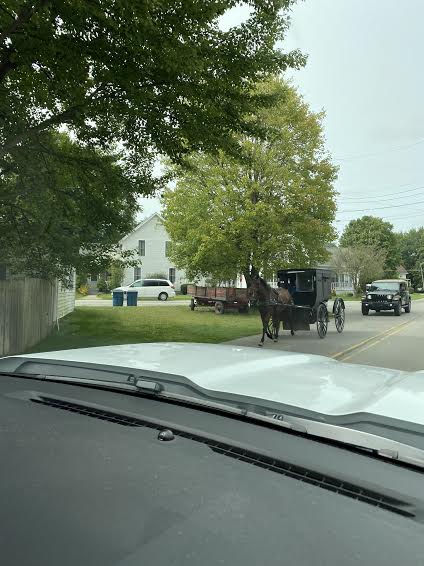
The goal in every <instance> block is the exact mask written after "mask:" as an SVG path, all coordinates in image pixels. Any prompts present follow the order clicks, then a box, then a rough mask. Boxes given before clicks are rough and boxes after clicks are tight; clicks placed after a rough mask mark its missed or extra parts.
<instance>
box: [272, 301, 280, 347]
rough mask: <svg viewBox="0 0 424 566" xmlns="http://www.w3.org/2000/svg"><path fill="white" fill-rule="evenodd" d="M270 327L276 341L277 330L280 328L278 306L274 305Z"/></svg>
mask: <svg viewBox="0 0 424 566" xmlns="http://www.w3.org/2000/svg"><path fill="white" fill-rule="evenodd" d="M272 329H273V331H274V342H277V341H278V331H279V330H280V313H279V310H278V307H274V312H273V314H272Z"/></svg>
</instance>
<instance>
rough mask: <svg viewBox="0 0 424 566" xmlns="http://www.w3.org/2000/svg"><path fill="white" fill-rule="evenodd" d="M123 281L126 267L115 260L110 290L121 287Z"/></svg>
mask: <svg viewBox="0 0 424 566" xmlns="http://www.w3.org/2000/svg"><path fill="white" fill-rule="evenodd" d="M123 280H124V267H123V265H122V262H120V261H117V260H115V261H113V262H112V264H111V266H110V288H111V289H115V288H116V287H120V286H121V285H122V282H123Z"/></svg>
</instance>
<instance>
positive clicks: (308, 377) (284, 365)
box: [25, 343, 424, 424]
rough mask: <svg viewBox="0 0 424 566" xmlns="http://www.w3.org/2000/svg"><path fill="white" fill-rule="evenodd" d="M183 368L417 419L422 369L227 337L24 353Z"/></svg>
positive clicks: (319, 401)
mask: <svg viewBox="0 0 424 566" xmlns="http://www.w3.org/2000/svg"><path fill="white" fill-rule="evenodd" d="M25 357H31V358H48V359H58V360H72V361H80V362H91V363H98V364H108V365H109V364H110V365H115V366H122V367H131V368H137V369H141V370H142V369H146V370H153V371H159V372H164V373H172V374H178V375H183V376H185V377H187V378H189V379H191V380H192V381H193V382H195V383H196V384H198V385H199V386H201V387H204V388H207V389H210V390H214V391H220V392H228V393H238V394H242V395H248V396H252V397H257V398H261V399H264V400H272V401H277V402H281V403H284V404H286V405H292V406H295V407H302V408H304V409H308V410H311V411H316V412H319V413H323V414H326V415H348V414H352V413H357V412H366V413H372V414H375V415H382V416H387V417H392V418H396V419H401V420H405V421H410V422H416V423H420V424H424V410H423V409H424V372H413V373H409V372H402V371H397V370H391V369H384V368H378V367H371V366H363V365H354V364H346V363H342V362H338V361H335V360H333V359H331V358H327V357H324V356H316V355H312V354H300V353H299V354H298V353H292V352H274V351H273V352H270V351H266V350H259V349H256V348H242V347H236V346H229V345H212V344H187V343H184V344H183V343H154V344H129V345H122V346H104V347H101V348H85V349H78V350H63V351H59V352H47V353H38V354H29V355H26V356H25Z"/></svg>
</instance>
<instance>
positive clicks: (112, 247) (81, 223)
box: [0, 132, 139, 281]
mask: <svg viewBox="0 0 424 566" xmlns="http://www.w3.org/2000/svg"><path fill="white" fill-rule="evenodd" d="M39 143H40V144H43V148H44V149H43V153H42V154H40V153H39V152H38V151H33V150H30V149H29V148H26V149H25V150H24V149H21V150H20V152H19V160H17V161H15V162H14V163H13V166H11V167H10V169H9V171H8V173H7V174H5V175H4V176H3V178H2V179H1V181H0V202H1V206H0V242H1V246H0V260H1V261H2V262H3V263H6V264H8V265H9V267H10V269H11V270H12V271H14V272H15V273H23V274H28V275H30V276H33V277H46V278H54V277H58V278H60V279H62V280H63V281H66V279H67V277H68V275H69V272H70V271H71V270H72V269H73V268H75V269H76V270H77V273H99V272H101V271H104V269H105V268H106V266H107V265H109V263H110V262H111V259H112V258H114V257H115V256H116V254H117V253H120V257H121V258H122V259H128V260H130V259H131V254H130V253H126V252H122V253H121V252H119V248H118V246H117V242H118V241H119V240H120V238H122V236H124V235H125V234H126V233H128V232H129V231H130V230H131V229H132V228H133V226H134V213H135V211H136V210H137V202H136V198H137V194H138V186H139V182H138V176H137V174H136V173H135V172H134V171H128V170H127V169H126V168H125V167H124V166H123V165H122V164H121V163H119V161H118V160H119V156H117V155H109V154H107V153H106V152H99V151H98V150H94V149H90V148H88V147H84V146H81V145H80V144H78V143H76V142H73V141H71V140H70V139H69V137H68V136H67V135H65V134H63V133H62V134H53V133H49V132H44V133H42V134H39Z"/></svg>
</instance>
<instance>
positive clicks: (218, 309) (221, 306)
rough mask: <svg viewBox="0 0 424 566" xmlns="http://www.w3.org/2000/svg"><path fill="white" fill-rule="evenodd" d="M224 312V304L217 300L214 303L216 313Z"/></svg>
mask: <svg viewBox="0 0 424 566" xmlns="http://www.w3.org/2000/svg"><path fill="white" fill-rule="evenodd" d="M224 312H225V305H224V303H222V302H221V301H217V302H216V303H215V313H216V314H224Z"/></svg>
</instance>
